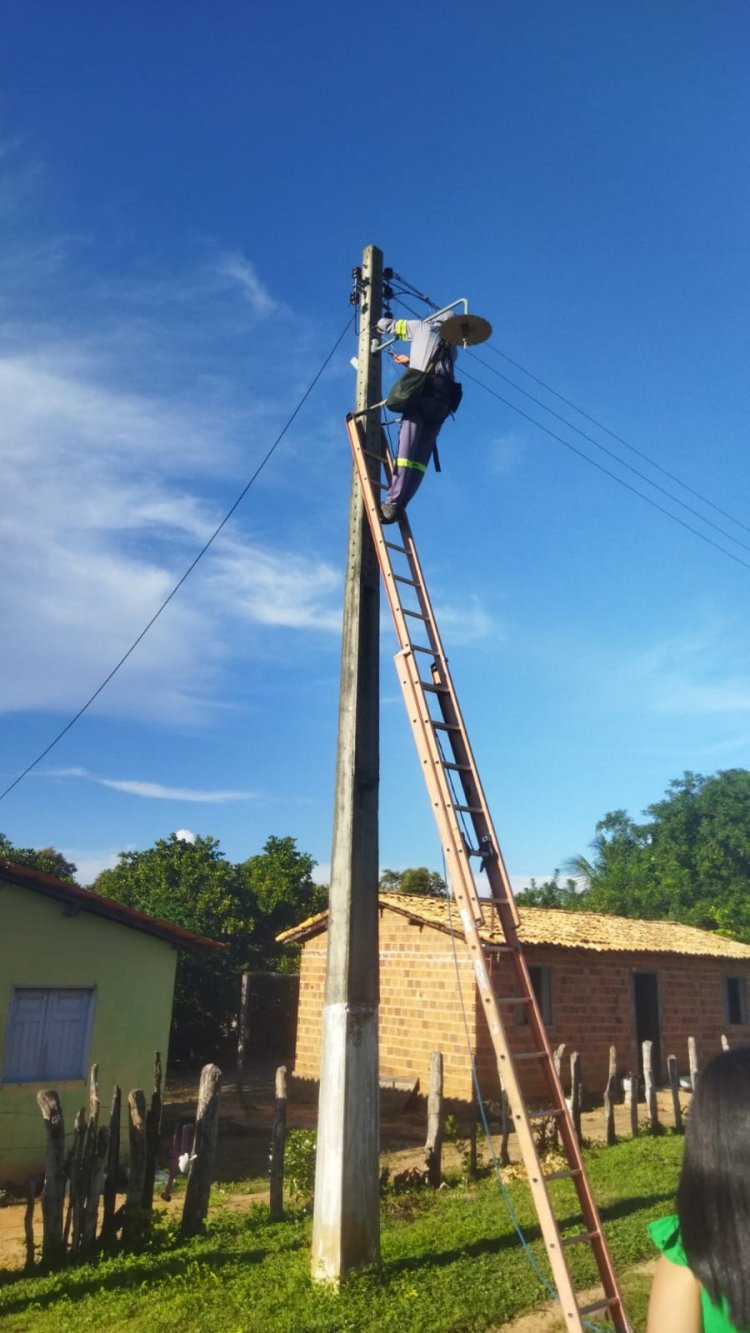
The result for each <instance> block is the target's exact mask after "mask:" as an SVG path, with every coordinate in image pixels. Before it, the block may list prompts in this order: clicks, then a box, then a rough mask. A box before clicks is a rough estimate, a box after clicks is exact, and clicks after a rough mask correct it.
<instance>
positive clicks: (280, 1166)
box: [269, 1065, 286, 1222]
mask: <svg viewBox="0 0 750 1333" xmlns="http://www.w3.org/2000/svg"><path fill="white" fill-rule="evenodd" d="M285 1143H286V1065H279V1067H278V1069H277V1070H276V1100H275V1102H274V1108H273V1128H272V1130H271V1188H270V1193H269V1210H270V1214H271V1221H272V1222H281V1221H282V1219H283V1217H284V1145H285Z"/></svg>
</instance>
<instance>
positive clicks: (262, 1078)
mask: <svg viewBox="0 0 750 1333" xmlns="http://www.w3.org/2000/svg"><path fill="white" fill-rule="evenodd" d="M274 1073H275V1069H274V1067H273V1066H271V1065H265V1066H262V1067H259V1068H258V1069H256V1070H254V1071H253V1073H252V1074H250V1075H248V1076H247V1077H246V1079H245V1083H244V1087H243V1090H242V1091H238V1088H237V1080H236V1075H235V1074H234V1073H233V1072H230V1073H228V1074H227V1075H226V1076H225V1077H224V1079H223V1081H222V1089H221V1101H220V1117H219V1135H218V1142H217V1156H216V1172H215V1179H216V1187H215V1189H214V1191H213V1192H212V1205H213V1204H214V1203H215V1204H216V1205H218V1206H221V1207H227V1206H229V1207H233V1208H238V1209H239V1208H246V1207H248V1206H249V1204H250V1203H251V1202H253V1201H262V1200H264V1199H267V1197H268V1194H267V1189H266V1188H265V1187H264V1178H265V1176H266V1174H267V1171H268V1154H269V1147H270V1141H271V1126H272V1123H273V1114H274ZM198 1077H199V1075H198V1073H197V1072H196V1073H194V1074H178V1075H176V1076H172V1077H170V1078H169V1080H168V1083H167V1088H166V1092H165V1100H164V1110H163V1115H162V1131H163V1132H162V1149H161V1154H160V1163H159V1164H160V1167H161V1168H162V1171H164V1172H165V1171H166V1168H167V1167H168V1164H169V1146H170V1142H171V1138H172V1134H173V1131H174V1130H175V1128H177V1127H178V1126H179V1125H180V1124H181V1123H183V1122H190V1121H192V1120H193V1119H194V1116H195V1104H196V1097H197V1087H198ZM682 1101H683V1106H684V1105H685V1104H686V1103H687V1102H688V1101H689V1098H688V1096H687V1094H685V1095H683V1098H682ZM658 1107H659V1118H660V1120H661V1122H662V1123H663V1124H664V1125H667V1126H669V1125H671V1124H672V1123H673V1115H672V1101H671V1096H670V1094H669V1093H668V1092H667V1093H663V1092H660V1093H659V1096H658ZM316 1117H317V1100H316V1094H315V1091H314V1090H313V1088H311V1087H309V1086H306V1085H304V1084H302V1085H298V1084H296V1083H295V1082H294V1080H290V1083H289V1088H288V1109H287V1126H288V1128H289V1129H308V1128H311V1127H314V1125H315V1122H316ZM644 1117H645V1107H641V1108H640V1118H641V1120H643V1119H644ZM615 1127H616V1132H617V1134H618V1135H619V1136H621V1137H623V1138H625V1137H628V1136H629V1132H630V1124H629V1117H628V1111H627V1108H626V1107H624V1106H618V1107H616V1108H615ZM496 1128H497V1126H496V1124H494V1123H493V1124H492V1129H493V1142H494V1143H495V1146H496V1147H497V1146H498V1145H499V1139H495V1138H494V1132H495V1129H496ZM426 1131H427V1115H426V1109H425V1105H424V1102H423V1101H421V1100H420V1099H417V1100H416V1102H414V1101H413V1100H412V1101H409V1099H408V1095H407V1094H406V1093H405V1092H398V1091H391V1090H388V1091H384V1092H383V1094H382V1097H381V1160H382V1163H383V1165H384V1166H387V1167H388V1168H389V1170H390V1172H391V1177H393V1176H394V1175H396V1174H397V1173H398V1172H400V1171H405V1170H409V1169H411V1168H413V1167H416V1168H418V1169H419V1168H422V1167H423V1165H424V1153H423V1150H422V1149H423V1145H424V1141H425V1137H426ZM582 1131H583V1136H584V1138H585V1139H586V1140H589V1141H591V1142H604V1137H605V1125H604V1115H603V1111H602V1109H601V1108H598V1109H595V1110H593V1111H589V1112H584V1115H583V1119H582ZM460 1132H461V1133H468V1127H467V1125H462V1126H461V1131H460ZM484 1154H486V1149H485V1148H484V1145H482V1144H481V1143H480V1161H481V1160H483V1155H484ZM510 1155H511V1158H512V1159H513V1160H516V1159H517V1156H518V1154H517V1148H516V1144H515V1139H514V1137H513V1136H511V1139H510ZM443 1166H444V1169H445V1170H446V1171H448V1172H450V1171H451V1170H454V1169H457V1168H458V1167H459V1166H460V1155H459V1152H458V1150H457V1149H456V1148H455V1147H454V1146H453V1145H452V1144H450V1143H446V1144H445V1145H444V1149H443ZM244 1182H251V1184H250V1187H249V1188H248V1185H247V1184H245V1183H244ZM253 1182H255V1183H256V1184H257V1189H256V1190H255V1191H253V1185H252V1183H253ZM163 1188H164V1175H162V1176H161V1177H157V1185H156V1190H155V1205H154V1206H155V1207H156V1208H158V1209H159V1210H164V1211H166V1212H168V1213H172V1214H177V1215H179V1213H180V1212H181V1210H182V1205H183V1201H184V1190H183V1189H182V1188H179V1187H178V1191H177V1193H176V1195H175V1196H173V1198H172V1200H171V1201H170V1202H165V1201H164V1200H163V1199H162V1198H161V1197H160V1194H161V1191H162V1190H163ZM24 1210H25V1205H24V1204H23V1203H19V1202H13V1201H11V1200H4V1199H3V1198H2V1196H1V1195H0V1273H1V1272H2V1270H3V1269H6V1270H7V1269H17V1268H21V1267H22V1266H23V1263H24V1259H25V1242H24ZM41 1225H42V1224H41V1209H40V1205H39V1203H38V1202H37V1205H36V1209H35V1213H34V1232H35V1241H36V1245H37V1251H38V1247H39V1245H40V1242H41ZM529 1318H534V1319H542V1316H541V1315H534V1316H529ZM553 1327H554V1320H553V1322H551V1323H550V1322H549V1321H548V1322H546V1323H544V1322H539V1323H536V1324H533V1323H531V1324H530V1323H525V1324H524V1323H523V1322H520V1323H518V1324H514V1325H513V1326H512V1328H513V1331H514V1333H537V1330H538V1331H539V1333H544V1330H546V1329H552V1328H553ZM509 1333H510V1330H509Z"/></svg>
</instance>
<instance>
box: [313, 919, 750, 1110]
mask: <svg viewBox="0 0 750 1333" xmlns="http://www.w3.org/2000/svg"><path fill="white" fill-rule="evenodd" d="M326 940H327V936H326V934H325V932H322V933H321V934H320V935H318V936H316V937H315V938H314V939H312V940H309V941H307V942H306V943H305V945H304V947H303V951H302V974H301V984H300V1012H299V1027H298V1038H297V1050H296V1059H295V1073H296V1074H298V1075H300V1076H302V1077H305V1078H318V1077H319V1073H320V1026H321V1013H322V1005H323V993H324V985H325V955H326ZM380 956H381V974H380V988H381V998H380V1015H379V1020H380V1021H379V1027H380V1073H381V1076H382V1077H387V1076H398V1075H401V1076H415V1075H416V1076H417V1077H418V1078H419V1080H420V1087H421V1089H422V1090H423V1091H426V1089H427V1086H428V1071H429V1057H430V1052H431V1051H433V1050H441V1051H442V1052H443V1055H444V1075H445V1094H446V1096H447V1097H456V1098H461V1099H466V1100H468V1099H470V1097H471V1094H472V1086H471V1064H470V1058H469V1054H468V1050H467V1039H466V1032H465V1029H464V1022H463V1017H462V1010H461V1004H460V1000H459V994H458V987H457V980H456V959H455V958H454V950H453V942H452V940H451V938H450V936H448V935H446V934H444V933H443V932H441V931H439V930H436V929H434V928H431V927H428V926H418V925H413V924H411V923H409V922H408V921H407V919H406V918H405V917H402V916H400V915H399V914H398V913H396V912H391V911H388V910H386V911H381V914H380ZM456 956H457V959H458V967H459V973H460V976H461V985H462V989H463V994H464V997H465V1005H466V1010H467V1025H468V1031H469V1041H470V1043H471V1047H472V1049H475V1050H476V1060H477V1069H478V1073H479V1077H480V1082H481V1087H482V1091H483V1094H484V1095H485V1096H487V1097H489V1098H495V1097H497V1096H498V1094H499V1085H498V1079H497V1068H496V1064H495V1057H494V1052H493V1050H492V1046H491V1042H490V1037H489V1031H488V1029H487V1024H486V1019H485V1017H484V1014H483V1013H482V1012H481V1005H480V1004H479V1003H478V1002H477V996H476V989H475V986H474V976H473V970H472V967H471V963H470V960H469V957H468V951H467V950H466V947H465V946H464V945H463V944H462V943H460V942H458V941H457V942H456ZM524 956H525V958H526V961H527V963H528V964H529V966H531V967H534V966H538V967H547V968H549V969H550V970H551V978H552V996H551V999H552V1021H551V1023H549V1024H548V1036H549V1040H550V1044H551V1045H552V1047H553V1048H554V1047H556V1046H558V1045H560V1044H563V1043H564V1044H565V1046H566V1048H567V1055H568V1056H569V1055H570V1053H571V1052H572V1051H574V1050H578V1051H579V1052H580V1054H581V1062H582V1073H583V1083H584V1090H585V1091H586V1092H587V1093H589V1094H590V1095H594V1096H598V1097H601V1095H602V1094H603V1091H604V1087H605V1084H606V1081H607V1076H608V1070H609V1048H610V1045H612V1044H614V1045H615V1046H616V1048H617V1059H618V1070H619V1072H620V1073H621V1074H627V1073H629V1072H630V1071H631V1070H634V1069H637V1067H638V1052H637V1044H636V1033H635V1007H634V999H633V975H634V973H635V972H636V971H644V972H655V973H656V974H657V977H658V1006H659V1027H660V1035H661V1055H662V1076H663V1078H666V1074H667V1070H666V1059H667V1056H668V1055H671V1054H674V1055H676V1056H677V1059H678V1063H679V1068H680V1072H687V1040H688V1037H690V1036H693V1037H695V1038H696V1041H697V1044H698V1056H699V1060H702V1061H704V1060H706V1059H708V1058H709V1057H710V1056H711V1055H713V1054H714V1053H716V1052H717V1051H718V1050H719V1049H720V1039H721V1034H722V1032H726V1034H727V1036H728V1037H729V1040H730V1041H731V1042H732V1043H734V1042H739V1041H750V1025H748V1024H743V1025H737V1026H732V1027H727V1026H726V1024H725V1022H724V1012H723V1001H722V978H723V977H725V976H744V977H745V978H746V985H747V992H748V999H749V1000H750V964H748V963H743V962H740V961H735V960H732V959H719V958H701V957H694V956H692V957H690V956H682V955H677V954H648V953H642V954H617V953H614V952H612V953H599V952H596V951H593V950H582V949H581V950H579V949H564V948H560V947H555V946H551V945H549V946H540V945H527V946H526V947H525V949H524ZM492 975H493V982H494V986H495V991H496V993H497V994H500V995H507V994H512V993H514V991H515V976H514V973H513V971H512V965H511V963H510V962H509V960H508V959H507V958H504V957H503V956H502V955H499V956H497V957H496V959H495V961H494V968H493V974H492ZM516 1013H517V1007H516V1008H512V1007H510V1006H509V1007H508V1008H507V1009H505V1010H504V1011H503V1018H504V1019H505V1021H506V1031H507V1033H508V1037H509V1041H510V1045H511V1049H512V1050H513V1051H515V1052H520V1051H522V1050H525V1049H529V1041H528V1030H527V1029H526V1028H525V1027H524V1026H523V1025H520V1024H518V1023H517V1022H516ZM519 1068H520V1067H519ZM563 1068H564V1073H565V1078H564V1082H566V1084H567V1077H568V1072H567V1069H566V1067H565V1066H564V1067H563ZM522 1086H523V1090H524V1093H525V1094H526V1095H527V1096H528V1097H529V1098H534V1097H541V1096H543V1094H544V1085H543V1082H542V1078H541V1076H540V1074H539V1072H538V1071H535V1070H534V1069H533V1067H531V1066H523V1080H522Z"/></svg>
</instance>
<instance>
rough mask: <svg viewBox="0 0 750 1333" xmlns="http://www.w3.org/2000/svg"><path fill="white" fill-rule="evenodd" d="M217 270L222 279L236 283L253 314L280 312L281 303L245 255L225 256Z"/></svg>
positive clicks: (235, 253) (231, 254)
mask: <svg viewBox="0 0 750 1333" xmlns="http://www.w3.org/2000/svg"><path fill="white" fill-rule="evenodd" d="M216 268H217V272H218V273H219V274H220V275H221V276H222V277H225V278H229V279H231V281H232V282H233V283H236V285H237V286H238V287H239V289H240V291H241V292H242V294H243V296H244V297H245V299H246V301H247V303H248V305H249V306H250V309H251V310H252V312H253V314H255V315H272V314H274V313H276V312H277V311H278V309H279V303H278V302H277V301H276V300H274V298H273V297H272V296H271V294H270V292H269V291H268V290H267V288H266V287H265V286H264V285H263V283H262V282H261V280H260V278H259V277H258V274H257V272H256V270H255V265H254V264H252V263H251V262H250V260H249V259H246V258H245V256H244V255H243V254H240V253H238V252H233V253H228V254H225V255H223V256H222V257H221V259H220V260H219V261H218V263H217V266H216Z"/></svg>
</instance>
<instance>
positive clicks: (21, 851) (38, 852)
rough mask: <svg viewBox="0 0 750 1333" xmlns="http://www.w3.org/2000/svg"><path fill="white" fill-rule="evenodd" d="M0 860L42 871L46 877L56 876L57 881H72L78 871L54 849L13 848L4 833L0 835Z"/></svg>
mask: <svg viewBox="0 0 750 1333" xmlns="http://www.w3.org/2000/svg"><path fill="white" fill-rule="evenodd" d="M0 860H2V861H15V863H16V865H19V866H29V867H30V868H31V869H33V870H43V871H44V872H45V874H47V875H57V878H58V879H66V880H73V879H75V877H76V873H77V870H78V867H77V866H76V865H74V864H73V862H72V861H68V860H66V858H65V857H64V856H63V854H62V852H58V851H57V850H56V849H55V848H54V847H38V848H34V847H14V846H13V844H12V843H11V842H10V841H9V840H8V838H6V836H5V834H4V833H0Z"/></svg>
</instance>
